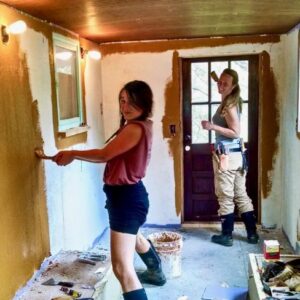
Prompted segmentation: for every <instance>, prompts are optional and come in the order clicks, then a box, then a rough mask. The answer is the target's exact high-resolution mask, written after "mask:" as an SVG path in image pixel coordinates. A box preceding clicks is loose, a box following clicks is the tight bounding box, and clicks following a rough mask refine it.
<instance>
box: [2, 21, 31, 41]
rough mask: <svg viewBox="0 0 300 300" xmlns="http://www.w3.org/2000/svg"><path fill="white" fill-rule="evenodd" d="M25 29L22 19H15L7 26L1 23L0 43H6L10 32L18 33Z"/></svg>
mask: <svg viewBox="0 0 300 300" xmlns="http://www.w3.org/2000/svg"><path fill="white" fill-rule="evenodd" d="M26 29H27V25H26V23H25V22H24V21H17V22H14V23H12V24H10V25H8V26H5V25H1V36H2V43H4V44H6V43H8V41H9V35H10V34H20V33H23V32H24V31H25V30H26Z"/></svg>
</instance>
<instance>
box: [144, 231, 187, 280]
mask: <svg viewBox="0 0 300 300" xmlns="http://www.w3.org/2000/svg"><path fill="white" fill-rule="evenodd" d="M148 239H149V240H150V241H151V242H152V244H153V246H154V247H155V249H156V251H157V253H158V255H159V257H160V259H161V264H162V269H163V272H164V273H165V275H166V277H167V278H168V279H171V278H174V277H179V276H180V275H181V249H182V245H183V243H182V236H181V235H180V234H179V233H176V232H172V231H163V232H157V233H152V234H150V235H148Z"/></svg>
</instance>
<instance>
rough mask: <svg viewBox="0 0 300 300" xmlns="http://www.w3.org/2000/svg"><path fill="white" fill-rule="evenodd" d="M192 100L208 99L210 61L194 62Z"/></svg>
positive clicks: (192, 68) (203, 100) (201, 100)
mask: <svg viewBox="0 0 300 300" xmlns="http://www.w3.org/2000/svg"><path fill="white" fill-rule="evenodd" d="M191 70H192V75H191V76H192V102H207V101H208V78H209V77H208V63H207V62H205V63H192V67H191Z"/></svg>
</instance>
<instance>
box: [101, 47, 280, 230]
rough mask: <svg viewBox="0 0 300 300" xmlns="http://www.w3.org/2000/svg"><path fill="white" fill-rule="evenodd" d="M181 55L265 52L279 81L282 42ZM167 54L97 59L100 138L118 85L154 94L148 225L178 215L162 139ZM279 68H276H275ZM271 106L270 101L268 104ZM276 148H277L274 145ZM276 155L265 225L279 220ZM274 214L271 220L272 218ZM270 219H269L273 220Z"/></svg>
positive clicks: (108, 125)
mask: <svg viewBox="0 0 300 300" xmlns="http://www.w3.org/2000/svg"><path fill="white" fill-rule="evenodd" d="M178 51H179V55H180V56H181V57H208V56H224V55H241V54H255V53H261V52H262V51H267V52H268V53H269V54H270V56H271V67H272V68H273V69H274V73H275V78H276V81H277V82H280V81H281V80H282V78H283V77H284V74H283V73H281V67H280V66H282V63H281V59H282V44H281V43H277V44H271V43H270V44H264V45H262V44H234V45H229V46H222V47H215V48H210V47H203V48H200V47H199V48H196V49H184V50H178ZM172 55H173V52H172V51H166V52H162V53H150V52H146V53H128V54H126V53H116V54H111V55H108V56H105V57H104V59H103V61H102V83H103V107H104V123H105V136H106V137H108V136H109V135H110V134H111V133H112V132H113V131H114V130H116V129H117V128H118V121H119V114H118V101H117V96H118V92H119V90H120V88H121V86H122V85H123V84H124V83H126V82H128V81H131V80H134V79H140V80H145V81H146V82H148V83H149V84H150V86H151V88H152V90H153V93H154V101H155V109H154V116H153V121H154V141H153V153H152V159H151V162H150V165H149V168H148V172H147V175H146V178H145V180H144V182H145V183H146V185H147V189H148V191H149V194H150V212H149V215H148V219H147V223H148V224H159V225H164V224H179V223H180V222H181V216H178V215H176V209H175V190H174V188H175V184H180V183H175V182H174V174H173V170H174V168H173V157H170V156H169V154H168V150H169V149H168V141H167V140H164V139H163V137H162V118H163V116H164V108H165V99H164V91H165V87H166V84H167V82H169V81H170V79H171V76H172ZM278 66H279V67H278ZM270 105H274V103H270ZM279 147H280V145H279ZM280 166H281V163H280V156H279V155H278V157H277V158H276V160H275V161H274V171H273V173H272V174H270V176H272V181H273V184H272V191H271V192H270V195H269V196H268V199H262V221H263V222H265V223H267V224H270V223H273V222H275V221H276V223H277V224H278V225H279V226H280V224H281V223H282V221H281V215H280V211H281V202H282V192H281V184H280V183H281V170H280ZM273 216H274V217H273ZM274 219H275V220H274Z"/></svg>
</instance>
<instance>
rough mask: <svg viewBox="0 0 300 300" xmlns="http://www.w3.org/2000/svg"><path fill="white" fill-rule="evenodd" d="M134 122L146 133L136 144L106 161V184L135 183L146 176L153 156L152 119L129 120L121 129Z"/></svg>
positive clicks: (104, 177) (104, 179)
mask: <svg viewBox="0 0 300 300" xmlns="http://www.w3.org/2000/svg"><path fill="white" fill-rule="evenodd" d="M132 123H135V124H139V125H140V126H141V127H142V128H143V131H144V134H143V135H142V137H141V139H140V141H139V142H138V144H137V145H136V146H134V147H133V148H132V149H130V150H129V151H127V152H125V153H123V154H121V155H118V156H116V157H114V158H113V159H111V160H110V161H108V162H107V163H106V167H105V170H104V176H103V181H104V183H106V184H109V185H121V184H135V183H137V182H139V181H140V180H141V179H142V178H143V177H145V174H146V168H147V165H148V163H149V160H150V156H151V146H152V121H150V120H146V121H129V122H128V123H127V124H126V125H125V126H124V127H123V128H122V129H121V131H122V130H123V129H124V128H125V127H126V126H127V125H129V124H132Z"/></svg>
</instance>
